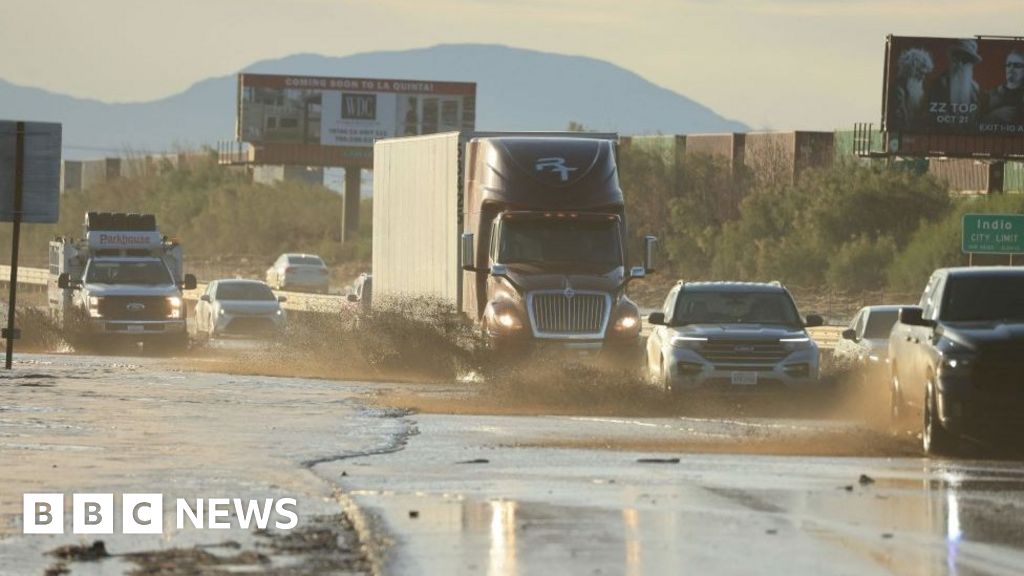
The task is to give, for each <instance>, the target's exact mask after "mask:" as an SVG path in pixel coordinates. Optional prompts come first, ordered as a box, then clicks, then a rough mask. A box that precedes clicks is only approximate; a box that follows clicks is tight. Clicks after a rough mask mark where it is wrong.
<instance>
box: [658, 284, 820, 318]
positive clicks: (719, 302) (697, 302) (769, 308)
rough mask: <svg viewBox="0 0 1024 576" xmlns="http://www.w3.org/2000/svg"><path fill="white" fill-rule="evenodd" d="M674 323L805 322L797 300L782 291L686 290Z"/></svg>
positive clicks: (680, 298) (679, 302) (678, 306)
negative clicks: (797, 309) (797, 310)
mask: <svg viewBox="0 0 1024 576" xmlns="http://www.w3.org/2000/svg"><path fill="white" fill-rule="evenodd" d="M673 323H674V324H676V325H682V324H782V325H785V326H802V325H803V323H802V322H801V321H800V316H799V314H797V312H796V307H795V306H793V301H792V300H790V299H789V297H787V296H786V295H785V294H783V293H780V292H685V291H684V292H682V293H681V294H680V296H679V301H678V302H677V303H676V310H675V315H674V317H673Z"/></svg>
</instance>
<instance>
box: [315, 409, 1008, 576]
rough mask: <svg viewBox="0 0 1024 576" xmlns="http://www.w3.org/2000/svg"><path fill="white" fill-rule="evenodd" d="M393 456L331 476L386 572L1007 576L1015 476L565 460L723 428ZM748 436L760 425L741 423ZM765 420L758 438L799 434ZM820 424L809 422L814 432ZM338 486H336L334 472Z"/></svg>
mask: <svg viewBox="0 0 1024 576" xmlns="http://www.w3.org/2000/svg"><path fill="white" fill-rule="evenodd" d="M407 420H409V424H410V425H414V426H415V427H416V429H417V430H418V434H417V435H416V436H414V437H411V438H410V440H409V443H408V445H407V446H406V448H405V450H403V452H402V453H401V454H390V455H382V456H379V457H374V458H354V459H351V460H348V461H345V462H335V463H331V464H328V465H326V466H325V467H324V468H323V469H322V470H321V473H323V474H326V475H327V476H332V475H333V476H335V477H337V478H338V482H339V484H340V485H341V486H343V487H344V488H345V489H347V490H348V491H349V493H350V494H351V495H352V496H353V498H354V499H355V500H356V502H357V503H359V504H360V506H361V507H363V508H364V509H365V510H367V511H368V512H369V513H370V514H373V515H375V516H376V517H377V518H378V521H379V523H380V525H381V526H382V529H384V530H386V531H388V532H390V533H392V534H393V538H394V541H395V544H394V546H393V547H392V549H391V551H390V555H389V558H390V565H391V567H392V568H393V569H394V571H395V573H404V574H419V573H445V574H479V573H489V574H531V573H580V574H589V573H605V574H608V573H611V574H664V573H682V572H696V573H714V574H750V573H767V574H778V573H793V574H909V575H931V574H1017V573H1019V569H1020V566H1024V515H1022V514H1021V513H1022V512H1024V467H1022V465H1021V464H1020V463H1019V462H994V461H965V462H947V461H936V460H926V459H921V458H836V457H820V456H818V457H814V456H760V455H749V454H747V455H737V454H694V453H692V452H691V451H688V450H680V451H677V452H669V453H666V452H662V451H657V452H652V451H648V450H646V449H639V448H632V449H631V448H627V449H622V448H621V447H620V448H619V449H616V450H604V449H598V450H594V449H583V448H562V447H554V448H553V447H552V446H563V445H572V444H577V445H583V444H586V443H587V442H590V441H591V439H593V438H602V437H603V438H617V439H619V440H623V439H628V440H629V442H633V441H637V440H638V439H639V440H640V441H646V442H655V441H661V442H668V441H669V440H670V439H671V440H672V441H675V442H678V443H679V444H684V443H685V442H686V441H687V440H686V438H687V437H694V438H700V437H702V436H714V435H718V434H721V433H723V432H725V433H726V434H727V435H730V436H732V437H733V439H732V442H733V443H734V445H735V446H736V450H735V451H736V452H743V451H744V444H745V441H744V440H743V439H742V438H741V437H738V436H736V435H734V434H733V433H732V429H733V427H734V426H735V424H733V423H729V422H724V423H723V422H718V421H710V422H693V421H687V422H685V423H682V424H680V423H679V422H675V421H666V420H664V419H634V420H618V419H608V418H578V417H576V418H573V417H534V418H527V417H473V416H447V415H413V416H409V417H407ZM754 423H756V422H754ZM805 426H806V423H804V424H800V423H786V422H775V423H770V424H769V425H768V426H767V430H766V431H764V432H763V433H765V434H767V435H772V436H780V437H786V436H792V435H799V434H803V433H805V431H803V430H802V428H803V427H805ZM828 426H829V425H827V424H819V425H818V426H817V427H818V429H822V428H825V429H827V428H828ZM342 472H344V476H342V475H341V474H342Z"/></svg>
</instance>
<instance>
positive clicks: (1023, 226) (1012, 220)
mask: <svg viewBox="0 0 1024 576" xmlns="http://www.w3.org/2000/svg"><path fill="white" fill-rule="evenodd" d="M961 237H962V242H961V246H962V250H963V252H964V253H966V254H1021V253H1024V214H964V219H963V232H962V235H961Z"/></svg>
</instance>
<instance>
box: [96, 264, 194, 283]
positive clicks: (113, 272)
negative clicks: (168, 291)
mask: <svg viewBox="0 0 1024 576" xmlns="http://www.w3.org/2000/svg"><path fill="white" fill-rule="evenodd" d="M85 281H86V283H89V284H174V280H172V279H171V273H170V271H168V270H167V266H164V263H163V262H160V261H156V260H149V261H143V262H137V261H136V262H118V261H107V262H103V261H95V260H94V261H93V262H91V263H90V264H89V272H88V273H87V274H86V275H85Z"/></svg>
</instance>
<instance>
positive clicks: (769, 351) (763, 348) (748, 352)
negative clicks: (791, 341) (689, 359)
mask: <svg viewBox="0 0 1024 576" xmlns="http://www.w3.org/2000/svg"><path fill="white" fill-rule="evenodd" d="M700 355H701V356H703V357H704V358H706V359H707V360H708V361H709V362H713V363H715V364H753V365H762V364H763V365H773V364H776V363H778V362H779V361H781V360H782V359H783V358H785V357H786V356H788V355H789V353H788V352H787V351H786V349H785V348H784V347H783V346H782V344H780V343H779V342H778V341H771V340H769V341H765V340H708V341H707V342H705V343H704V345H703V346H701V348H700Z"/></svg>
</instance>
